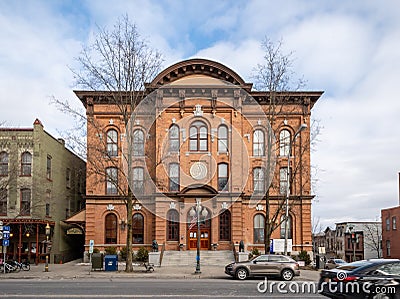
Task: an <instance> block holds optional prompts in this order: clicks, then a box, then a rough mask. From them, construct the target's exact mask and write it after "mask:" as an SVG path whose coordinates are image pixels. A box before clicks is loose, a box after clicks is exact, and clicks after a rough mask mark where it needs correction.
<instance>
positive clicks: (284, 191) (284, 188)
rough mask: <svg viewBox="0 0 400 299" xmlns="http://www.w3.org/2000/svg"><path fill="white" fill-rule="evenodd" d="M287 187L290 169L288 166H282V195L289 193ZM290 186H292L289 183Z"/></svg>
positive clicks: (280, 188)
mask: <svg viewBox="0 0 400 299" xmlns="http://www.w3.org/2000/svg"><path fill="white" fill-rule="evenodd" d="M287 187H288V169H287V167H282V168H281V169H279V191H280V193H281V194H282V195H284V194H287ZM289 187H291V186H290V185H289ZM289 192H290V190H289Z"/></svg>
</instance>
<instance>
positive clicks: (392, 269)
mask: <svg viewBox="0 0 400 299" xmlns="http://www.w3.org/2000/svg"><path fill="white" fill-rule="evenodd" d="M376 271H378V272H382V273H381V274H382V275H400V263H391V264H385V265H382V266H380V267H378V268H377V269H376Z"/></svg>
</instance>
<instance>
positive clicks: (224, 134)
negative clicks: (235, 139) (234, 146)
mask: <svg viewBox="0 0 400 299" xmlns="http://www.w3.org/2000/svg"><path fill="white" fill-rule="evenodd" d="M218 152H220V153H227V152H228V127H227V126H225V125H221V126H219V127H218Z"/></svg>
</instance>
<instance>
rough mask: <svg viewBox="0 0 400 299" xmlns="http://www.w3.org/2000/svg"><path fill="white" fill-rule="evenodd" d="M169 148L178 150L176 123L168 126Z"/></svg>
mask: <svg viewBox="0 0 400 299" xmlns="http://www.w3.org/2000/svg"><path fill="white" fill-rule="evenodd" d="M169 150H170V151H171V152H179V127H178V126H177V125H172V126H171V127H170V128H169Z"/></svg>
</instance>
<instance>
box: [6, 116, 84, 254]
mask: <svg viewBox="0 0 400 299" xmlns="http://www.w3.org/2000/svg"><path fill="white" fill-rule="evenodd" d="M85 168H86V165H85V162H84V161H83V160H82V159H80V158H79V157H77V156H76V155H75V154H73V153H72V152H71V151H69V150H68V149H67V148H66V147H65V144H64V141H63V140H62V139H56V138H54V137H52V136H51V135H50V134H49V133H47V132H46V131H45V130H44V129H43V125H42V123H41V122H40V120H38V119H36V120H35V122H34V124H33V128H1V129H0V220H1V221H3V223H4V225H9V226H10V227H11V233H10V246H8V247H7V256H8V257H9V258H12V259H17V260H20V261H21V260H23V259H28V260H30V261H31V262H43V261H44V260H45V256H46V255H50V261H51V262H53V261H55V262H60V261H68V260H70V259H72V258H76V257H77V253H78V254H79V252H81V250H80V248H79V245H81V246H82V244H83V240H82V236H83V235H82V233H81V234H80V235H77V236H68V235H67V230H68V228H69V226H68V225H66V224H65V223H64V222H63V221H62V220H65V219H66V218H68V217H69V216H71V215H72V214H74V213H76V212H77V211H79V210H80V209H81V208H82V207H83V205H84V202H83V200H84V198H83V196H84V190H85V177H84V174H85V172H86V169H85ZM47 225H49V226H50V235H49V241H50V243H47V242H46V241H47V238H46V226H47ZM77 238H78V240H77ZM79 238H80V240H79ZM77 241H78V242H77ZM79 241H80V243H79Z"/></svg>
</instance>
